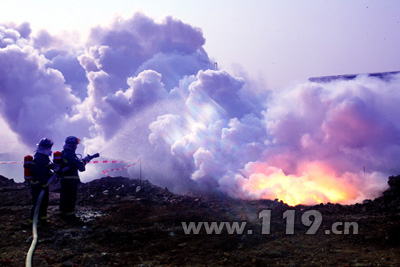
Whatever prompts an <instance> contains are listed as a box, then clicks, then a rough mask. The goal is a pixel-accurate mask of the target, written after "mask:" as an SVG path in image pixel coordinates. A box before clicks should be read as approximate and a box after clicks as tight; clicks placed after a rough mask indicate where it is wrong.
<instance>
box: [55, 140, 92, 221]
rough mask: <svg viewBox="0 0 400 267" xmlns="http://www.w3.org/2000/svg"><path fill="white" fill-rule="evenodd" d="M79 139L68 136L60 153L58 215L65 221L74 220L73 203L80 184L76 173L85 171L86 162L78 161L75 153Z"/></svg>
mask: <svg viewBox="0 0 400 267" xmlns="http://www.w3.org/2000/svg"><path fill="white" fill-rule="evenodd" d="M80 141H81V140H80V139H79V138H77V137H75V136H68V137H67V138H66V139H65V144H64V147H63V151H62V165H61V168H62V175H61V177H60V178H61V179H60V184H61V192H60V215H61V216H62V217H64V218H67V219H75V218H76V217H75V203H76V200H77V194H78V185H79V183H80V180H79V174H78V171H80V172H83V171H85V165H86V161H84V160H82V159H79V158H78V157H77V155H76V153H75V151H76V148H77V146H78V144H79V143H80Z"/></svg>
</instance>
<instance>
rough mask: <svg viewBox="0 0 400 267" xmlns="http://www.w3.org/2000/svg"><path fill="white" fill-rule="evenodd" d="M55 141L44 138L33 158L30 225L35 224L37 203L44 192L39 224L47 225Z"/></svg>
mask: <svg viewBox="0 0 400 267" xmlns="http://www.w3.org/2000/svg"><path fill="white" fill-rule="evenodd" d="M53 144H54V143H53V141H52V140H51V139H49V138H43V139H41V140H40V142H39V143H38V144H37V149H36V151H35V152H36V153H35V155H34V157H33V163H32V165H31V170H32V181H31V194H32V201H33V205H32V210H31V215H30V220H29V221H30V223H32V222H33V216H34V213H35V208H36V204H37V203H36V202H37V200H38V198H39V195H40V192H41V191H42V190H44V195H43V198H42V202H41V203H40V208H39V214H38V224H42V225H45V224H47V223H48V222H47V207H48V205H49V179H50V178H51V176H53V174H54V173H53V171H52V167H53V166H52V165H53V164H52V163H51V161H50V156H51V153H52V152H51V148H52V146H53Z"/></svg>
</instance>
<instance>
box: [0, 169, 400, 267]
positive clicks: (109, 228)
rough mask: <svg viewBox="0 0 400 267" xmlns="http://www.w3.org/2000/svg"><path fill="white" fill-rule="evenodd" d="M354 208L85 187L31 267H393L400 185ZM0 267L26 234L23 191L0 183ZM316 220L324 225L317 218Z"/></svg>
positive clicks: (106, 182) (42, 240) (108, 182)
mask: <svg viewBox="0 0 400 267" xmlns="http://www.w3.org/2000/svg"><path fill="white" fill-rule="evenodd" d="M399 177H400V176H397V177H390V178H389V182H388V183H389V186H390V187H389V189H388V190H387V191H386V192H385V193H384V194H383V196H382V197H380V198H377V199H375V200H367V201H364V203H361V204H356V205H340V204H332V203H328V204H325V205H322V204H321V205H316V206H302V205H299V206H296V207H291V206H288V205H286V204H285V203H283V202H281V201H277V200H253V201H244V200H237V199H231V198H229V197H227V196H225V195H223V194H218V193H215V192H214V193H210V194H186V195H179V194H174V193H172V192H170V191H169V190H168V189H167V188H162V187H158V186H155V185H153V184H151V183H150V182H148V181H142V180H138V179H129V178H124V177H115V178H110V177H106V178H101V179H98V180H94V181H91V182H89V183H85V184H81V186H80V188H79V193H78V194H79V196H78V202H77V204H78V212H77V215H78V216H79V218H80V220H77V221H64V220H62V219H61V218H60V217H59V216H58V215H57V211H58V201H59V185H58V183H57V182H54V183H53V184H52V185H51V188H50V189H51V193H50V206H49V211H48V213H49V219H50V225H49V226H45V227H41V228H39V243H38V245H37V248H36V252H35V254H34V259H33V263H34V266H169V265H171V266H205V265H211V266H218V265H226V266H378V265H379V266H399V265H400V258H399V255H400V244H399V240H400V234H399V233H400V231H399V229H400V202H399V179H400V178H399ZM0 183H1V188H0V200H1V202H0V203H1V204H0V219H1V221H2V224H0V237H1V238H0V266H22V265H24V261H25V257H26V253H27V251H28V249H29V246H30V241H31V239H30V236H31V229H30V228H29V225H27V224H26V221H27V218H28V215H29V210H30V195H29V187H27V186H26V185H24V184H18V183H14V182H13V181H12V180H9V179H7V178H4V177H0ZM318 219H321V220H318Z"/></svg>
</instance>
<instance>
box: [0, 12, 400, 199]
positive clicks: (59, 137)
mask: <svg viewBox="0 0 400 267" xmlns="http://www.w3.org/2000/svg"><path fill="white" fill-rule="evenodd" d="M204 44H205V38H204V37H203V34H202V31H201V29H199V28H195V27H193V26H191V25H188V24H185V23H184V22H182V21H180V20H177V19H174V18H172V17H166V18H165V19H164V20H163V21H161V22H156V21H154V20H153V19H151V18H149V17H147V16H145V15H144V14H141V13H136V14H134V15H133V16H132V17H131V18H129V19H123V18H120V17H117V18H115V19H114V21H113V22H112V23H110V24H109V25H106V26H97V27H96V28H93V29H92V30H91V34H90V36H89V37H88V39H87V41H86V42H85V43H84V44H83V45H82V46H77V45H76V44H71V42H70V41H69V40H66V39H63V38H62V37H59V36H53V35H51V34H50V33H48V32H46V31H44V30H42V31H39V33H38V34H36V35H35V36H32V33H31V29H30V26H29V23H24V24H22V25H14V24H10V23H9V24H5V25H3V26H0V63H1V64H0V97H1V99H0V116H1V120H0V124H1V125H2V126H3V127H2V129H4V130H2V133H1V135H0V137H1V138H2V140H1V142H0V145H1V148H2V151H3V152H2V154H0V160H18V159H16V158H15V157H18V158H21V157H22V155H24V154H29V153H31V152H32V151H33V150H34V149H35V144H36V143H37V142H38V141H39V140H40V139H41V138H43V137H49V138H52V139H53V140H54V141H55V147H54V148H53V150H60V149H61V148H62V145H63V141H64V139H65V137H67V136H69V135H75V136H78V137H80V138H81V139H83V144H82V145H80V146H79V150H80V152H81V153H94V152H100V154H101V156H102V157H103V158H105V159H107V158H108V159H116V160H129V159H136V158H141V159H142V164H143V165H142V166H143V175H144V176H145V177H144V178H146V179H149V180H151V181H153V182H155V183H157V184H159V185H163V186H168V187H169V188H170V189H172V190H176V191H179V190H185V189H188V188H187V187H189V186H192V185H193V182H195V184H196V186H198V187H199V188H202V189H203V190H219V191H222V192H224V193H226V194H228V195H230V196H233V197H238V198H246V199H259V198H268V199H279V200H283V201H285V202H287V203H289V204H293V205H295V204H299V203H303V204H315V203H321V202H339V203H354V202H357V201H362V200H363V199H366V198H374V197H377V196H378V195H379V194H380V193H381V192H382V190H384V188H385V184H386V179H387V176H388V175H393V174H398V172H399V167H398V164H397V159H398V158H399V156H400V140H399V136H400V124H399V120H398V114H399V111H400V107H399V105H398V103H399V101H400V77H394V78H393V79H391V80H390V81H383V80H380V79H378V78H374V77H367V76H363V75H361V76H358V77H357V78H356V79H354V80H350V81H333V82H329V83H323V84H319V83H313V82H305V83H303V84H299V85H297V86H295V87H292V88H288V89H285V90H281V91H273V90H268V89H266V88H265V89H264V90H259V88H256V87H254V83H252V82H251V81H249V80H246V79H245V78H242V77H235V76H233V75H231V74H230V73H228V72H226V71H224V70H215V69H214V64H213V62H212V60H211V59H210V58H209V56H208V55H207V53H206V51H205V50H204V48H203V46H204ZM27 149H28V151H27ZM29 150H30V151H29ZM14 168H16V167H14ZM21 168H22V167H21ZM100 170H101V167H99V166H96V167H95V166H90V168H89V170H88V171H87V172H86V173H84V174H82V177H83V180H90V179H94V178H98V177H99V174H101V172H100ZM1 171H2V172H4V173H2V174H3V175H6V176H7V175H8V174H11V175H16V173H17V172H12V171H11V167H9V166H7V168H6V167H4V168H3V166H2V169H1ZM19 171H20V170H18V172H19ZM20 172H21V174H22V171H20ZM137 172H138V170H137V169H135V168H130V169H129V175H131V176H136V175H137ZM15 178H16V180H20V181H21V180H22V177H21V176H19V177H15Z"/></svg>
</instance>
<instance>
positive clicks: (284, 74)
mask: <svg viewBox="0 0 400 267" xmlns="http://www.w3.org/2000/svg"><path fill="white" fill-rule="evenodd" d="M138 10H140V11H142V12H144V13H145V14H146V15H147V16H150V17H152V18H154V19H155V20H160V19H162V18H163V17H164V16H166V15H171V16H173V17H175V18H178V19H180V20H182V21H183V22H185V23H188V24H190V25H192V26H195V27H199V28H201V29H202V31H203V35H204V38H205V39H206V43H205V46H204V48H205V49H206V51H207V52H208V54H209V56H210V57H211V58H212V59H213V60H214V61H216V62H217V63H218V66H219V67H220V68H223V69H225V70H227V71H229V72H232V73H234V74H237V73H243V72H244V73H246V74H247V75H249V76H251V77H252V78H253V79H255V80H258V81H260V82H264V84H266V86H267V87H268V88H271V89H280V88H283V87H286V86H291V85H293V84H294V83H298V82H302V81H305V80H307V79H308V78H309V77H315V76H326V75H339V74H355V73H370V72H385V71H397V70H400V51H399V49H398V47H400V35H399V34H398V33H399V32H400V21H399V20H400V3H399V2H398V1H358V0H354V1H353V0H352V1H345V0H337V1H319V0H307V1H303V0H300V1H287V0H283V1H268V0H250V1H243V0H219V1H211V0H202V1H197V0H193V1H184V0H171V1H158V0H145V1H139V0H133V1H131V0H115V1H112V3H111V2H110V1H94V0H93V1H92V0H85V1H78V0H71V1H45V0H38V1H21V0H5V1H2V8H1V10H0V21H13V22H17V23H22V22H24V21H28V22H29V23H30V24H31V28H32V30H33V31H39V30H40V29H46V30H48V31H49V32H50V33H53V34H55V33H57V32H63V31H64V34H65V31H66V32H69V34H72V35H73V33H78V34H79V36H80V39H81V40H82V41H83V40H85V35H86V34H87V31H88V30H89V29H90V28H91V27H94V26H96V25H104V24H107V23H109V21H111V20H112V19H113V17H114V16H116V15H118V16H122V17H124V18H128V17H130V16H131V15H132V14H133V12H135V11H138Z"/></svg>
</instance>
